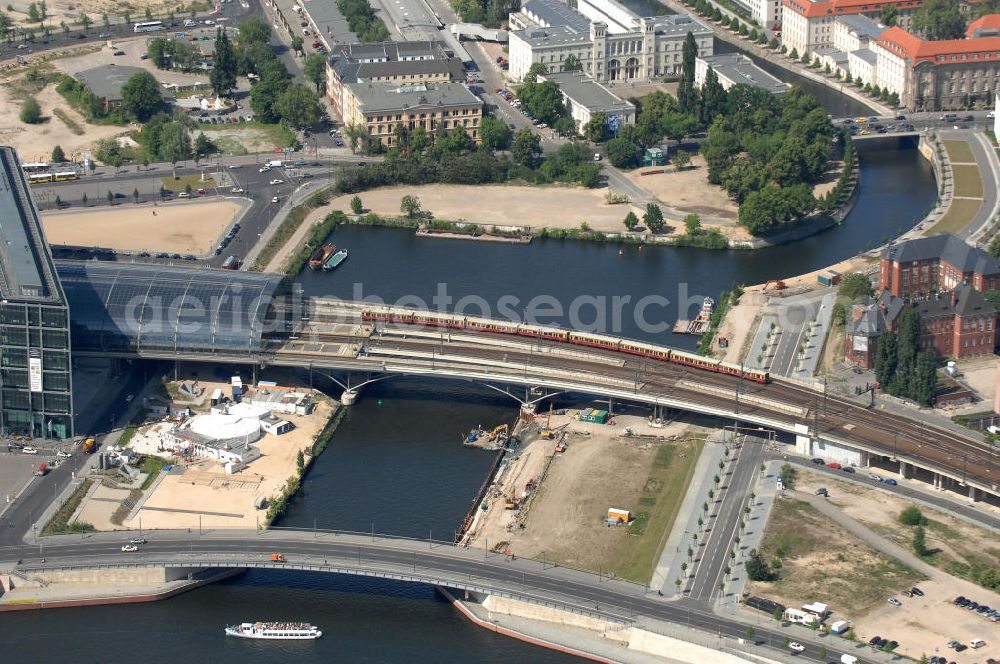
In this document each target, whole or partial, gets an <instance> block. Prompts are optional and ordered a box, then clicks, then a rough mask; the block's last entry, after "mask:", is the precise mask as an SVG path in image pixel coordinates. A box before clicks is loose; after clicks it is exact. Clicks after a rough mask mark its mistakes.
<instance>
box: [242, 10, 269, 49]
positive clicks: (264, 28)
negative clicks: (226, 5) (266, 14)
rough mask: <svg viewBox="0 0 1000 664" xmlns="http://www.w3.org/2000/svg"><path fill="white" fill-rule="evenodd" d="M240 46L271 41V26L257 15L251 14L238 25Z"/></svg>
mask: <svg viewBox="0 0 1000 664" xmlns="http://www.w3.org/2000/svg"><path fill="white" fill-rule="evenodd" d="M237 35H238V39H239V42H240V46H243V47H249V46H250V45H251V44H267V43H268V42H269V41H271V26H270V25H268V24H267V21H265V20H264V19H262V18H260V17H259V16H251V17H250V18H248V19H247V20H245V21H243V22H242V23H240V25H239V29H238V31H237Z"/></svg>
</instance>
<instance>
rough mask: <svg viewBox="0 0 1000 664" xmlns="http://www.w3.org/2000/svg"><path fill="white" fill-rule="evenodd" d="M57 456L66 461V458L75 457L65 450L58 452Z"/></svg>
mask: <svg viewBox="0 0 1000 664" xmlns="http://www.w3.org/2000/svg"><path fill="white" fill-rule="evenodd" d="M56 456H57V457H62V458H64V459H65V458H68V457H71V456H73V455H72V454H70V453H69V452H66V451H64V450H59V451H58V452H56Z"/></svg>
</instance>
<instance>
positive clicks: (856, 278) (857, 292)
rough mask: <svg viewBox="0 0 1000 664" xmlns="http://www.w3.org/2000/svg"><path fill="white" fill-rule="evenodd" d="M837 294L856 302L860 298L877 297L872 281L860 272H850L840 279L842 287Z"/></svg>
mask: <svg viewBox="0 0 1000 664" xmlns="http://www.w3.org/2000/svg"><path fill="white" fill-rule="evenodd" d="M837 294H838V295H840V296H841V297H846V298H847V299H849V300H856V299H858V298H859V297H865V296H867V297H871V296H873V295H875V289H874V288H873V287H872V280H871V278H869V277H868V275H866V274H862V273H860V272H848V273H847V274H845V275H842V276H841V277H840V287H839V288H838V289H837Z"/></svg>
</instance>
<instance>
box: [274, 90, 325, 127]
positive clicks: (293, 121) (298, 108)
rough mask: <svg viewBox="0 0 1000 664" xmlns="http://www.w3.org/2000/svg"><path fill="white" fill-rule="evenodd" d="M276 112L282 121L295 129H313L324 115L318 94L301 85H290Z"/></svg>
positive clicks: (283, 93) (276, 103)
mask: <svg viewBox="0 0 1000 664" xmlns="http://www.w3.org/2000/svg"><path fill="white" fill-rule="evenodd" d="M275 110H276V111H277V113H278V115H279V116H280V117H281V121H282V122H283V123H284V124H286V125H287V126H289V127H292V128H294V129H305V128H306V127H311V126H312V125H314V124H315V123H316V121H317V120H319V116H320V115H322V113H323V109H322V108H321V107H320V105H319V97H318V96H317V95H316V93H315V92H313V91H312V90H310V89H309V88H307V87H306V86H304V85H302V84H300V83H296V84H293V85H289V86H288V87H287V88H286V89H285V91H284V92H282V93H281V95H280V96H279V97H278V100H277V102H275Z"/></svg>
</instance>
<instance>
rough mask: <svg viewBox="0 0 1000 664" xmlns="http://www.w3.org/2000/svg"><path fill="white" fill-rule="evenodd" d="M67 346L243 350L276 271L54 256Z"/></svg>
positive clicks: (251, 341) (253, 344)
mask: <svg viewBox="0 0 1000 664" xmlns="http://www.w3.org/2000/svg"><path fill="white" fill-rule="evenodd" d="M56 270H57V272H58V274H59V280H60V281H61V282H62V286H63V290H64V291H65V293H66V300H67V302H68V303H69V310H70V323H71V325H72V337H73V348H74V350H84V351H107V352H120V353H139V354H147V355H148V354H152V355H156V354H161V355H169V354H172V353H187V352H197V353H214V354H217V355H250V354H253V353H255V352H257V351H259V350H260V338H261V331H262V328H263V321H264V316H265V314H266V312H267V307H268V304H269V303H270V300H271V297H272V296H273V295H274V292H275V290H276V289H277V287H278V284H279V283H280V282H281V277H280V276H279V275H273V274H260V273H254V272H236V271H231V270H217V269H206V268H189V267H171V266H163V265H150V264H138V263H116V262H98V261H85V262H84V261H56Z"/></svg>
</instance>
